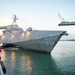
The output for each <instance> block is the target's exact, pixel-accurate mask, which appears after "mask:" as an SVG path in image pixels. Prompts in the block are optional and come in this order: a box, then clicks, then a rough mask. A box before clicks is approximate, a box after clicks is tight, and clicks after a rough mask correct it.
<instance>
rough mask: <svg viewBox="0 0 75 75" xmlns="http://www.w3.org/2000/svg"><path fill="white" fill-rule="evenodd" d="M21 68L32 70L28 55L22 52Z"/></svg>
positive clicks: (29, 71) (26, 70) (27, 70)
mask: <svg viewBox="0 0 75 75" xmlns="http://www.w3.org/2000/svg"><path fill="white" fill-rule="evenodd" d="M22 70H23V71H25V72H27V73H29V74H30V73H31V71H32V66H31V60H30V57H29V56H27V55H25V54H24V53H22Z"/></svg>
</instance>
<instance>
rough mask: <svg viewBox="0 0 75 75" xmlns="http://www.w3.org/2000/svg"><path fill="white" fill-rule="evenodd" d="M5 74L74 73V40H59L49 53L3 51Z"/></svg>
mask: <svg viewBox="0 0 75 75" xmlns="http://www.w3.org/2000/svg"><path fill="white" fill-rule="evenodd" d="M2 60H3V61H4V63H5V65H6V68H7V73H6V74H5V75H75V41H59V42H58V44H57V45H56V47H55V48H54V49H53V51H52V53H51V55H47V54H40V53H34V52H26V51H24V50H19V51H18V50H17V51H14V50H13V51H3V52H2Z"/></svg>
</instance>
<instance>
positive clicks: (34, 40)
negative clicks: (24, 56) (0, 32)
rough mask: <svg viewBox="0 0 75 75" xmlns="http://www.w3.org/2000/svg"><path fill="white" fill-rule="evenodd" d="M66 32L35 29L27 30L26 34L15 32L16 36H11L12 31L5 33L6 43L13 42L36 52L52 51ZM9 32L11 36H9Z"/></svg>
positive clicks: (19, 46) (24, 48)
mask: <svg viewBox="0 0 75 75" xmlns="http://www.w3.org/2000/svg"><path fill="white" fill-rule="evenodd" d="M64 33H65V31H39V30H34V31H30V32H29V33H28V32H25V33H24V34H25V35H24V36H21V34H14V38H13V39H12V38H10V37H11V33H10V32H7V33H6V34H5V37H7V38H6V39H4V40H3V41H2V42H4V43H3V44H4V45H7V44H13V45H15V46H17V47H18V48H22V49H23V50H27V51H35V52H44V53H51V51H52V50H53V48H54V47H55V45H56V44H57V42H58V41H59V39H60V38H61V36H62V35H63V34H64ZM8 34H9V36H10V37H9V36H7V35H8Z"/></svg>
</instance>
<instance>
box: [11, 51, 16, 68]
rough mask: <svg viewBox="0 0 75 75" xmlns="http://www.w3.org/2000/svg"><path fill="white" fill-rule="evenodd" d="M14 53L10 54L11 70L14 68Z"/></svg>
mask: <svg viewBox="0 0 75 75" xmlns="http://www.w3.org/2000/svg"><path fill="white" fill-rule="evenodd" d="M15 57H16V56H15V52H14V51H12V52H11V65H12V67H13V68H15Z"/></svg>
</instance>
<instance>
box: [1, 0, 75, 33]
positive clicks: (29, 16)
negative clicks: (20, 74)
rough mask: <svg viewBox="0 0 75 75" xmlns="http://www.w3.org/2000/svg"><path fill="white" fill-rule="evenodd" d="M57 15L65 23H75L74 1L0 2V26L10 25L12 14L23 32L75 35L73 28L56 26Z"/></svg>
mask: <svg viewBox="0 0 75 75" xmlns="http://www.w3.org/2000/svg"><path fill="white" fill-rule="evenodd" d="M58 13H60V15H61V16H62V17H63V18H64V19H65V20H66V21H75V0H0V26H2V25H9V24H11V23H12V19H11V18H12V17H13V15H14V14H16V16H17V17H18V18H19V20H18V21H17V24H18V25H19V27H22V28H23V29H24V30H26V28H28V27H32V28H33V29H34V30H36V29H37V30H64V31H67V32H68V33H69V34H75V26H58V24H59V23H60V22H61V20H60V18H59V15H58Z"/></svg>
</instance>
